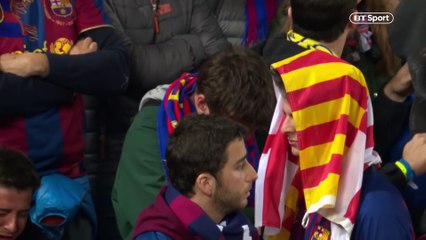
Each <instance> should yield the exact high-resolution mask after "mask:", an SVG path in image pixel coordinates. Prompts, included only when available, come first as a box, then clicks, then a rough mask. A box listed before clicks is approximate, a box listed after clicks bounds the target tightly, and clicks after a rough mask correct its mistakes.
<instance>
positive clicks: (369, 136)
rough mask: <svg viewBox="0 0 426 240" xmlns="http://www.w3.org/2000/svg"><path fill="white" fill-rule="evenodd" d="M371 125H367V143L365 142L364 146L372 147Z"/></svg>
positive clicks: (372, 134)
mask: <svg viewBox="0 0 426 240" xmlns="http://www.w3.org/2000/svg"><path fill="white" fill-rule="evenodd" d="M373 131H374V130H373V126H369V127H367V143H366V144H365V148H372V147H374V133H373Z"/></svg>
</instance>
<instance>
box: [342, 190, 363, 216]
mask: <svg viewBox="0 0 426 240" xmlns="http://www.w3.org/2000/svg"><path fill="white" fill-rule="evenodd" d="M360 195H361V190H358V191H357V192H356V193H355V195H354V196H353V197H352V199H351V202H350V203H349V205H348V209H347V210H346V213H345V217H346V218H348V219H349V220H351V222H352V224H355V219H356V215H357V213H358V204H359V198H360Z"/></svg>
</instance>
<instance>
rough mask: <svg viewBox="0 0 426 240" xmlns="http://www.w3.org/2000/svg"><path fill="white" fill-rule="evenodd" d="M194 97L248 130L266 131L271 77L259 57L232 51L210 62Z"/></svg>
mask: <svg viewBox="0 0 426 240" xmlns="http://www.w3.org/2000/svg"><path fill="white" fill-rule="evenodd" d="M197 93H199V94H204V96H205V100H206V103H207V106H208V107H209V110H210V112H212V113H214V114H217V115H225V116H228V117H230V118H232V119H234V120H236V121H238V122H239V123H242V124H244V125H245V126H247V127H248V128H250V129H258V128H265V129H266V128H268V127H269V124H270V123H271V119H272V114H273V112H274V107H275V102H276V100H275V95H274V92H273V84H272V75H271V72H270V70H269V66H268V65H267V64H266V63H265V62H264V60H263V59H262V57H261V56H260V55H258V54H256V53H255V52H253V51H252V50H250V49H245V48H241V47H233V48H230V49H226V50H224V51H222V52H220V53H218V54H216V55H214V56H212V57H211V58H209V59H208V60H207V61H206V62H205V63H204V64H203V65H202V67H201V69H200V76H199V80H198V85H197Z"/></svg>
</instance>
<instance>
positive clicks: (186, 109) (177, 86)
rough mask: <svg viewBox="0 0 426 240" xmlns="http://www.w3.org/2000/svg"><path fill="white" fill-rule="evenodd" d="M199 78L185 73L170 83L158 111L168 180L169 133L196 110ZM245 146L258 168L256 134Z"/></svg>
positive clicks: (161, 150)
mask: <svg viewBox="0 0 426 240" xmlns="http://www.w3.org/2000/svg"><path fill="white" fill-rule="evenodd" d="M197 80H198V74H197V73H183V74H182V75H181V76H180V77H179V78H178V79H176V80H175V81H174V82H173V83H171V84H170V86H169V88H168V89H167V91H166V94H165V96H164V99H163V102H162V103H161V106H160V110H159V112H158V125H157V128H158V138H159V143H160V154H161V163H162V166H163V171H164V174H165V178H166V181H168V172H167V166H166V148H167V143H168V139H169V135H170V134H172V133H173V131H174V129H175V127H176V125H177V123H178V122H179V121H180V120H181V119H182V118H183V117H185V116H187V115H189V114H191V113H193V112H195V106H194V103H193V102H192V100H191V95H192V94H193V93H194V92H195V89H196V86H197ZM245 146H246V149H247V161H248V162H249V163H250V164H251V165H252V166H253V168H254V169H256V170H257V167H258V165H259V158H260V153H259V149H258V146H257V142H256V139H255V136H254V134H253V135H252V136H250V137H249V138H247V139H245ZM248 206H254V183H253V188H252V190H251V194H250V197H249V199H248Z"/></svg>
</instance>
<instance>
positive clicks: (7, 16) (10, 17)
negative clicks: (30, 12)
mask: <svg viewBox="0 0 426 240" xmlns="http://www.w3.org/2000/svg"><path fill="white" fill-rule="evenodd" d="M3 22H11V23H16V24H19V22H18V21H17V19H16V17H15V15H14V14H12V13H11V12H5V13H4V19H3Z"/></svg>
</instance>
